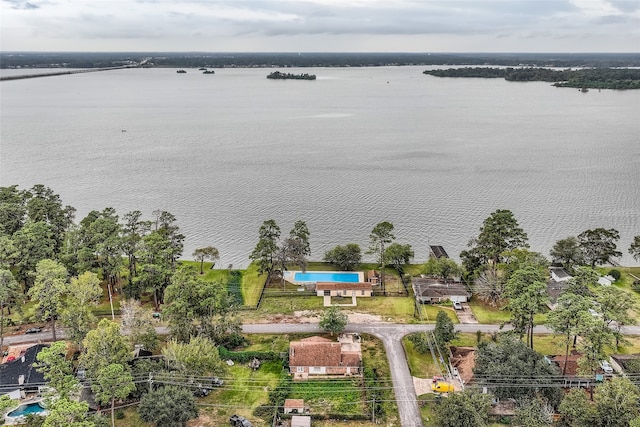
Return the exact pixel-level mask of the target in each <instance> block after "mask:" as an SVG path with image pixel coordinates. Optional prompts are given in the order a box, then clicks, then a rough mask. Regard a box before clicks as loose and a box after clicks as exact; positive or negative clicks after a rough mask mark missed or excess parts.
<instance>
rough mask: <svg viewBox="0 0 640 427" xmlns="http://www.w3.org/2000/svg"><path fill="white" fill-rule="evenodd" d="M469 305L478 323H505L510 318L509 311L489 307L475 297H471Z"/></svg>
mask: <svg viewBox="0 0 640 427" xmlns="http://www.w3.org/2000/svg"><path fill="white" fill-rule="evenodd" d="M469 306H470V307H471V311H473V315H474V316H475V318H476V319H477V320H478V322H479V323H489V324H500V323H506V322H508V321H509V319H511V313H509V312H508V311H507V310H502V309H500V308H496V307H491V306H489V305H488V304H485V303H484V302H482V301H480V300H478V298H476V297H472V298H471V301H470V302H469Z"/></svg>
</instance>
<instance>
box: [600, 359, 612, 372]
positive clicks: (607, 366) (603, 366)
mask: <svg viewBox="0 0 640 427" xmlns="http://www.w3.org/2000/svg"><path fill="white" fill-rule="evenodd" d="M600 368H601V369H602V370H603V371H604V373H605V374H613V367H612V366H611V364H610V363H609V362H607V361H606V360H603V361H602V362H600Z"/></svg>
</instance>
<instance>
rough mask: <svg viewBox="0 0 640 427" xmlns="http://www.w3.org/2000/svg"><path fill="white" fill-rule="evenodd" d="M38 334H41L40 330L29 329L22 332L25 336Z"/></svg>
mask: <svg viewBox="0 0 640 427" xmlns="http://www.w3.org/2000/svg"><path fill="white" fill-rule="evenodd" d="M39 332H42V328H29V329H27V330H26V331H24V333H25V334H37V333H39Z"/></svg>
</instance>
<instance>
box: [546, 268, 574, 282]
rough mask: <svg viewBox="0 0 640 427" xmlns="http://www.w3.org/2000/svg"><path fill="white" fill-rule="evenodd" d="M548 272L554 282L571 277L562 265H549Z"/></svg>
mask: <svg viewBox="0 0 640 427" xmlns="http://www.w3.org/2000/svg"><path fill="white" fill-rule="evenodd" d="M549 273H550V274H551V279H552V280H553V281H554V282H558V283H559V282H566V281H567V280H569V279H571V277H572V276H571V275H570V274H569V273H568V272H567V270H565V269H564V268H562V267H551V268H550V269H549Z"/></svg>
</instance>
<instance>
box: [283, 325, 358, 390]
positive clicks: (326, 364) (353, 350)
mask: <svg viewBox="0 0 640 427" xmlns="http://www.w3.org/2000/svg"><path fill="white" fill-rule="evenodd" d="M289 373H291V374H292V375H293V378H294V379H308V378H309V377H313V376H316V377H318V376H325V377H326V376H351V375H361V374H362V350H361V346H360V339H359V337H357V336H355V335H353V334H344V335H340V337H339V338H338V342H335V341H332V340H330V339H328V338H322V337H318V336H314V337H310V338H304V339H301V340H300V341H291V342H290V343H289Z"/></svg>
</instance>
